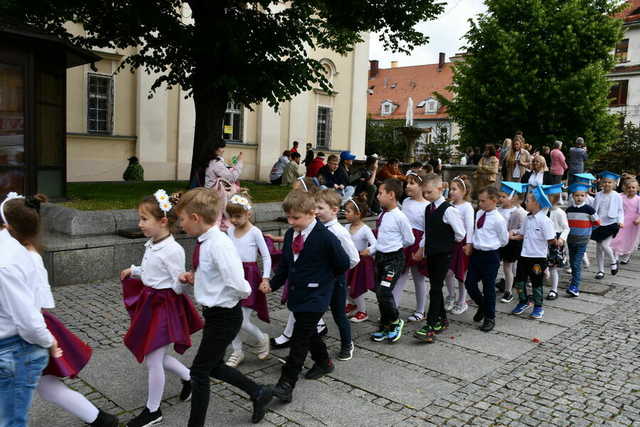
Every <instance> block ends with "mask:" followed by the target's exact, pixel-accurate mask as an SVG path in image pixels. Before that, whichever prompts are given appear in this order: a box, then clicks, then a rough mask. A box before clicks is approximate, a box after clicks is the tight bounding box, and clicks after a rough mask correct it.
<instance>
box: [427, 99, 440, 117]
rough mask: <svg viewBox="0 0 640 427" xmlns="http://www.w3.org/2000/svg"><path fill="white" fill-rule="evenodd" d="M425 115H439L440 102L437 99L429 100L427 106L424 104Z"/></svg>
mask: <svg viewBox="0 0 640 427" xmlns="http://www.w3.org/2000/svg"><path fill="white" fill-rule="evenodd" d="M432 107H433V108H432ZM424 113H425V114H437V113H438V101H437V100H436V99H433V98H429V99H427V100H426V102H425V104H424Z"/></svg>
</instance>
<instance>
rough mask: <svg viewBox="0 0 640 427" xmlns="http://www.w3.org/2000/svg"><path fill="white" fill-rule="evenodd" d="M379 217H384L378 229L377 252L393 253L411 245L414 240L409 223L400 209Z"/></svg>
mask: <svg viewBox="0 0 640 427" xmlns="http://www.w3.org/2000/svg"><path fill="white" fill-rule="evenodd" d="M380 215H384V216H383V217H382V221H381V222H380V227H379V228H378V239H377V240H376V251H377V252H383V253H389V252H395V251H399V250H400V249H402V248H406V247H407V246H411V245H413V243H414V242H415V240H416V239H415V237H414V236H413V230H412V229H411V223H410V222H409V219H408V218H407V216H406V215H405V214H404V213H402V211H401V210H400V209H398V208H397V207H396V208H393V209H391V210H390V211H386V212H383V213H381V214H380Z"/></svg>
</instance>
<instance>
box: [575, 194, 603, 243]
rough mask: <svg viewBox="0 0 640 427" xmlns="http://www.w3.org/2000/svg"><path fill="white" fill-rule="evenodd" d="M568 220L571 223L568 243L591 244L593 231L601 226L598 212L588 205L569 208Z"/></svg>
mask: <svg viewBox="0 0 640 427" xmlns="http://www.w3.org/2000/svg"><path fill="white" fill-rule="evenodd" d="M567 220H568V221H569V238H568V239H567V243H570V244H575V245H583V244H587V243H588V242H589V238H590V237H591V229H592V228H593V227H594V226H596V225H600V220H599V219H598V215H597V214H596V210H595V209H594V208H593V207H592V206H590V205H587V204H582V205H580V206H569V207H568V208H567Z"/></svg>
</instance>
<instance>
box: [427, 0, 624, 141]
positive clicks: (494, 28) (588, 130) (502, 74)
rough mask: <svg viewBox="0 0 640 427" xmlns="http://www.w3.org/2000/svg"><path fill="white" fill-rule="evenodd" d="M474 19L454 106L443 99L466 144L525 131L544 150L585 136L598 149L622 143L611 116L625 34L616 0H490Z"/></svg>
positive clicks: (458, 74)
mask: <svg viewBox="0 0 640 427" xmlns="http://www.w3.org/2000/svg"><path fill="white" fill-rule="evenodd" d="M485 3H486V5H487V8H488V11H487V13H486V14H482V15H480V16H479V17H478V19H477V22H471V29H470V30H469V32H468V33H467V34H466V36H465V37H466V40H467V47H466V56H465V57H464V61H463V62H460V63H458V64H456V67H455V71H454V79H453V85H452V86H451V88H450V89H451V90H452V91H453V93H454V94H455V96H454V98H453V101H448V100H447V99H445V98H444V97H442V96H438V97H439V99H440V101H441V102H443V103H444V104H445V105H446V106H447V108H448V111H449V114H450V115H451V116H452V117H453V118H454V120H456V121H457V122H458V123H459V124H460V126H461V137H460V139H461V143H462V144H463V145H465V146H468V145H472V146H478V145H483V144H485V143H501V142H502V140H503V139H504V138H505V137H510V136H512V135H513V134H514V132H515V131H517V130H522V131H523V132H524V135H525V138H526V141H527V142H528V143H531V144H533V145H534V146H540V145H543V144H544V143H545V142H546V141H548V137H549V135H555V136H556V137H558V138H559V139H561V140H564V141H573V140H575V138H576V137H577V136H583V137H584V138H585V141H587V143H588V145H589V148H590V151H591V152H593V153H596V152H598V151H602V150H604V149H605V148H606V147H607V146H608V145H609V144H610V143H612V142H613V141H615V140H616V139H617V136H618V134H619V131H618V129H617V127H616V118H615V117H614V116H612V115H611V114H609V113H608V112H607V107H608V99H607V97H608V93H609V88H610V85H611V84H610V82H608V81H607V80H606V78H605V74H606V73H607V72H608V71H609V70H611V68H612V66H613V58H612V55H611V52H612V51H613V47H614V45H615V43H616V41H617V40H618V39H619V38H620V36H621V22H620V20H618V19H614V18H612V17H611V16H612V14H613V13H615V12H616V11H617V10H618V9H617V7H616V4H619V2H617V1H614V0H544V1H541V0H486V1H485Z"/></svg>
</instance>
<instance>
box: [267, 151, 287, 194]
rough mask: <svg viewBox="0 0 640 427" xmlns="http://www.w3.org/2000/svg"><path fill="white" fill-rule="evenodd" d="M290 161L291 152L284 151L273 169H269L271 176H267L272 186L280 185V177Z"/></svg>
mask: <svg viewBox="0 0 640 427" xmlns="http://www.w3.org/2000/svg"><path fill="white" fill-rule="evenodd" d="M290 161H291V151H289V150H285V151H284V152H283V153H282V156H280V158H278V160H277V161H276V162H275V164H274V165H273V167H272V168H271V174H270V175H269V180H270V181H271V183H272V184H273V185H280V184H282V175H283V174H284V169H285V168H286V167H287V165H288V164H289V162H290Z"/></svg>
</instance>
